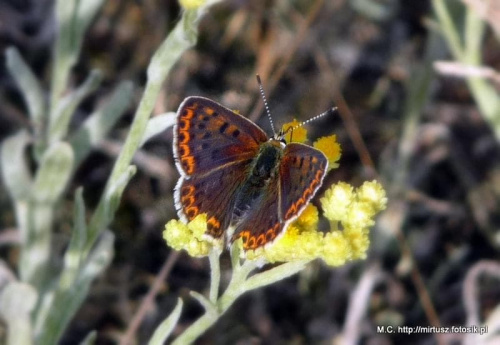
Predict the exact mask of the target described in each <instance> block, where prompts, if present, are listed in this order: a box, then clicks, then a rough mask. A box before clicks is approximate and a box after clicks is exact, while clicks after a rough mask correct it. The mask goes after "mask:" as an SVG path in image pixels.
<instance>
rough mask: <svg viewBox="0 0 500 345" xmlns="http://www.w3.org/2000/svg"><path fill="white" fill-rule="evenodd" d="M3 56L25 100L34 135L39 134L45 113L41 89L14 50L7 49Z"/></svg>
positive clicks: (12, 48) (19, 55)
mask: <svg viewBox="0 0 500 345" xmlns="http://www.w3.org/2000/svg"><path fill="white" fill-rule="evenodd" d="M5 55H6V57H7V68H8V69H9V72H10V75H11V76H12V77H13V78H14V79H15V81H16V83H17V85H19V88H20V89H21V91H22V92H21V93H22V95H23V97H24V98H25V100H26V104H27V106H28V110H29V114H30V117H31V121H32V124H33V127H34V128H35V133H39V131H41V129H42V126H43V116H44V115H45V112H46V109H45V100H44V96H43V91H42V87H41V86H40V83H39V81H38V79H37V78H36V76H35V74H34V73H33V71H32V70H31V69H30V67H29V66H28V65H27V64H26V62H25V61H24V59H23V57H22V56H21V54H19V51H18V50H17V49H16V48H14V47H10V48H8V49H7V51H6V52H5Z"/></svg>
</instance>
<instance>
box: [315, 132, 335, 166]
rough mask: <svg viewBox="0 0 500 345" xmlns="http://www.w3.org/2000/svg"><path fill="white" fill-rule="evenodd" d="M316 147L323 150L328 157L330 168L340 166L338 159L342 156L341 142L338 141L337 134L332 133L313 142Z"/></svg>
mask: <svg viewBox="0 0 500 345" xmlns="http://www.w3.org/2000/svg"><path fill="white" fill-rule="evenodd" d="M313 146H314V147H315V148H317V149H318V150H320V151H321V152H323V153H324V154H325V156H326V158H328V170H331V169H334V168H338V166H339V163H337V162H338V160H339V159H340V156H341V152H342V150H341V148H340V144H339V143H338V142H337V136H336V135H330V136H328V137H322V138H319V139H318V140H316V141H315V142H314V144H313Z"/></svg>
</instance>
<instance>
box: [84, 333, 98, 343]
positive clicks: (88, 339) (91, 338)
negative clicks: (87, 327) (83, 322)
mask: <svg viewBox="0 0 500 345" xmlns="http://www.w3.org/2000/svg"><path fill="white" fill-rule="evenodd" d="M96 339H97V332H96V331H92V332H90V333H89V334H87V336H86V337H85V339H83V340H82V341H81V343H80V345H94V343H95V340H96Z"/></svg>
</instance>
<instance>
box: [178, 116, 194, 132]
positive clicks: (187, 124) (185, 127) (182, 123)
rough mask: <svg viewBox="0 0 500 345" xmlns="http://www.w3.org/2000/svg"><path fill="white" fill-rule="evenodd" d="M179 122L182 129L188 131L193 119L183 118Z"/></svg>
mask: <svg viewBox="0 0 500 345" xmlns="http://www.w3.org/2000/svg"><path fill="white" fill-rule="evenodd" d="M179 122H180V123H179V130H180V131H187V130H188V129H189V128H191V121H189V120H186V119H184V118H181V119H180V120H179Z"/></svg>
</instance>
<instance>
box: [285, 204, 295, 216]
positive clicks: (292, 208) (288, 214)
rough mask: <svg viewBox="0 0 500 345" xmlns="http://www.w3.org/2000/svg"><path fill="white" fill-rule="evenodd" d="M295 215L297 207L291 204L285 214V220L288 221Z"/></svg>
mask: <svg viewBox="0 0 500 345" xmlns="http://www.w3.org/2000/svg"><path fill="white" fill-rule="evenodd" d="M295 213H297V207H296V206H295V204H292V206H290V208H289V209H288V211H287V212H286V214H285V219H290V218H291V217H292V216H293V215H294V214H295Z"/></svg>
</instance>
